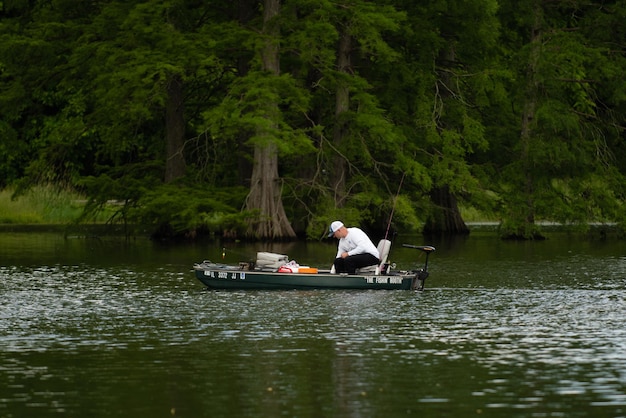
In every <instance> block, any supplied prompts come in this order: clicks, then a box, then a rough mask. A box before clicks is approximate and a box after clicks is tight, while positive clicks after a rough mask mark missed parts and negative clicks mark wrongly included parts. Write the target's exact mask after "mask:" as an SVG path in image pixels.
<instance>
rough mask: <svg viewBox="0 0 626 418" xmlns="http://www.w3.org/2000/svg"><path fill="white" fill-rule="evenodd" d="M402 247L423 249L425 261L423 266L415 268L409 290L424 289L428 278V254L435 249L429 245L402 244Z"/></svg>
mask: <svg viewBox="0 0 626 418" xmlns="http://www.w3.org/2000/svg"><path fill="white" fill-rule="evenodd" d="M402 246H403V247H407V248H415V249H416V250H420V251H424V252H425V253H426V261H425V262H424V268H421V269H419V270H415V276H414V277H413V281H412V282H411V290H424V284H425V282H426V279H427V278H428V256H429V255H430V253H432V252H434V251H435V247H433V246H431V245H410V244H402Z"/></svg>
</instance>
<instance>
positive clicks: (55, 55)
mask: <svg viewBox="0 0 626 418" xmlns="http://www.w3.org/2000/svg"><path fill="white" fill-rule="evenodd" d="M624 22H626V1H624V0H621V1H620V0H616V1H601V0H567V1H565V0H553V1H544V0H530V1H521V0H464V1H463V0H445V1H444V0H437V1H428V2H416V1H409V0H384V1H367V0H337V1H333V2H330V1H327V0H315V1H312V0H282V1H280V0H236V1H232V2H231V1H218V0H204V1H198V0H123V1H122V0H98V1H95V0H93V1H69V0H45V1H44V0H31V1H26V0H11V1H0V138H1V142H0V187H1V188H4V187H7V186H11V187H17V190H18V191H20V190H26V189H28V188H29V187H31V186H32V185H38V184H52V185H55V186H58V187H63V188H70V189H72V190H76V191H79V192H81V193H83V194H84V195H86V196H87V197H88V199H89V202H88V204H87V205H86V208H85V212H84V214H83V216H82V218H81V219H83V220H88V219H90V216H92V215H93V214H94V213H96V212H98V211H99V210H101V209H102V208H104V207H107V206H108V207H109V209H110V207H111V202H114V206H113V207H114V208H115V212H114V213H115V217H114V219H112V220H119V221H121V222H124V223H125V224H128V225H133V224H137V225H138V224H141V225H148V226H149V227H150V228H151V229H152V230H153V231H154V232H155V234H156V233H159V234H162V235H168V236H169V235H176V234H188V235H193V234H197V233H200V232H208V233H217V234H226V235H228V236H230V237H244V236H247V237H250V238H270V239H284V238H292V237H294V236H295V234H296V233H297V234H299V235H303V236H304V235H306V236H307V237H309V238H319V237H321V236H322V235H323V233H324V231H325V229H326V227H327V224H328V222H329V221H330V220H332V219H335V218H339V219H342V220H344V222H346V223H347V224H358V225H361V226H364V227H366V228H368V229H370V230H372V231H373V230H378V231H385V229H386V228H387V224H388V221H389V220H390V217H391V214H392V213H393V228H394V229H401V230H403V231H407V230H408V231H417V230H418V229H421V228H423V229H424V230H426V231H428V232H445V233H466V232H467V228H466V227H465V224H464V222H463V219H462V217H461V215H460V210H459V205H461V206H462V207H466V208H469V207H472V208H477V209H478V210H479V211H481V213H483V214H486V215H488V216H490V217H492V218H494V219H499V220H500V221H501V231H502V234H503V236H510V237H521V238H534V237H539V236H541V235H540V234H541V231H540V228H539V226H538V225H540V222H539V221H558V222H567V223H574V224H579V225H586V224H588V223H590V222H616V223H618V224H619V225H623V224H624V221H625V220H626V210H625V208H624V195H625V193H626V190H625V185H626V182H625V181H624V180H625V178H624V176H625V174H626V155H624V154H625V153H626V147H624V145H623V144H624V140H625V139H626V138H625V133H624V128H625V127H626V121H625V119H626V79H625V78H624V76H623V74H624V71H625V70H626V25H625V24H624Z"/></svg>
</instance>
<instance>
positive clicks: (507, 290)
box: [0, 232, 626, 418]
mask: <svg viewBox="0 0 626 418" xmlns="http://www.w3.org/2000/svg"><path fill="white" fill-rule="evenodd" d="M401 243H408V244H415V245H421V244H432V245H435V246H436V247H437V251H436V252H435V253H434V254H433V255H432V256H431V259H430V264H429V265H430V272H431V275H430V278H429V279H428V281H427V282H426V290H425V291H424V292H413V291H206V290H204V289H203V287H202V285H201V284H200V282H198V281H197V280H196V279H195V278H194V276H193V273H192V271H191V266H192V264H193V263H194V262H198V261H202V260H204V259H211V260H214V261H221V260H222V254H224V255H225V256H224V261H226V262H233V263H236V262H238V261H246V260H248V259H251V258H254V254H255V253H256V251H273V252H280V253H284V254H288V255H289V256H290V258H292V259H296V261H298V262H300V264H308V265H311V266H316V267H329V266H330V262H331V260H332V258H333V256H334V253H335V244H334V243H333V242H330V241H329V242H316V243H293V244H276V245H274V246H263V245H260V244H257V245H252V244H248V245H244V244H229V245H226V250H225V251H224V249H223V248H224V247H223V246H222V245H221V244H219V243H214V242H208V243H196V244H185V245H163V244H157V243H153V242H150V241H148V240H144V239H137V240H133V241H131V242H125V241H123V240H121V239H115V238H107V239H97V238H86V237H70V238H64V237H63V236H62V235H59V234H38V233H23V234H20V233H9V232H2V233H0V298H1V301H2V304H1V306H0V417H2V418H13V417H15V418H18V417H38V418H45V417H133V418H144V417H145V418H148V417H149V418H156V417H307V418H320V417H381V418H391V417H406V416H409V417H411V416H414V417H468V416H480V417H626V243H625V242H622V241H618V240H611V239H609V240H605V241H599V240H598V241H594V240H584V239H580V238H579V237H576V236H570V235H567V234H553V235H552V236H550V239H549V240H547V241H542V242H502V241H500V240H498V239H497V238H496V237H495V235H492V234H489V233H482V234H480V233H475V234H472V235H471V236H470V237H465V238H460V239H455V240H435V241H428V242H425V241H424V240H423V239H422V237H404V238H402V237H401V238H398V239H396V241H395V242H394V246H393V247H392V249H391V255H390V258H391V260H392V261H394V262H395V263H396V264H397V265H398V267H399V268H410V267H417V266H419V265H421V263H422V262H423V260H422V259H419V260H416V257H417V256H418V252H417V251H416V250H412V249H408V248H402V247H401V245H400V244H401ZM420 254H421V253H420Z"/></svg>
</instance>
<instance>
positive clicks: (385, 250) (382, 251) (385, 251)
mask: <svg viewBox="0 0 626 418" xmlns="http://www.w3.org/2000/svg"><path fill="white" fill-rule="evenodd" d="M390 249H391V241H389V240H388V239H384V238H383V239H381V240H380V241H378V254H379V255H380V263H378V264H374V265H371V266H367V267H361V268H358V269H356V272H357V273H374V274H375V275H379V274H380V272H381V271H382V270H383V268H384V267H385V264H387V257H389V250H390Z"/></svg>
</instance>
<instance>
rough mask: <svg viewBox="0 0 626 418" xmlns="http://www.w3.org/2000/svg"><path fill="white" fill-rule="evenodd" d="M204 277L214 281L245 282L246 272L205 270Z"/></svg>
mask: <svg viewBox="0 0 626 418" xmlns="http://www.w3.org/2000/svg"><path fill="white" fill-rule="evenodd" d="M204 275H205V276H208V277H210V278H212V279H223V280H245V279H246V272H244V271H242V272H230V271H210V270H205V271H204Z"/></svg>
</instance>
